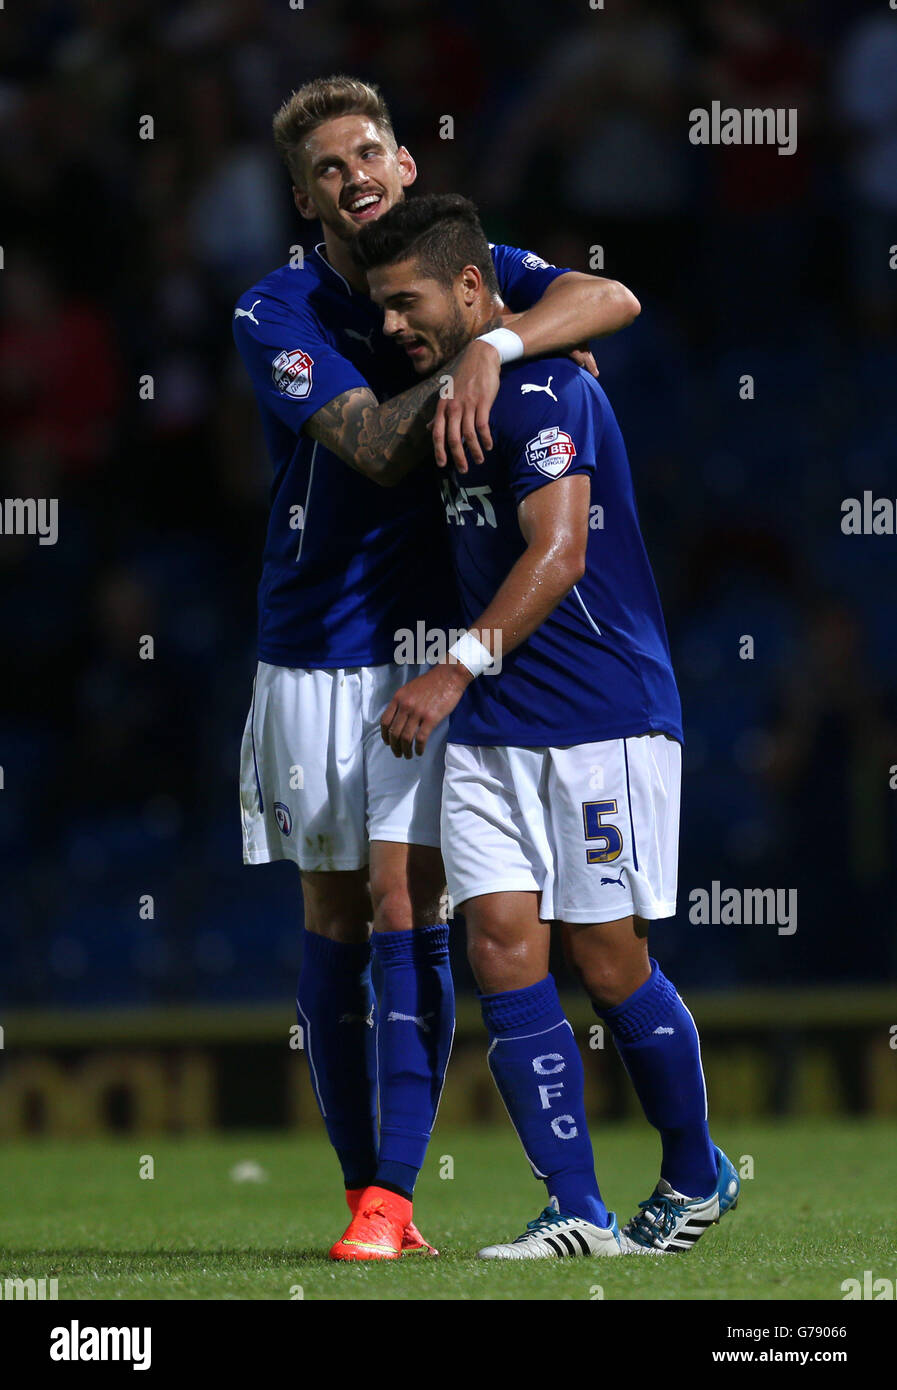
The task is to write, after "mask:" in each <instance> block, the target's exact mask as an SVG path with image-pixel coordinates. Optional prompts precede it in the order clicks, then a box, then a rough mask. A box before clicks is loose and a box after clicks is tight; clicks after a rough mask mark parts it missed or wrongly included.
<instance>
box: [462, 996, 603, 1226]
mask: <svg viewBox="0 0 897 1390" xmlns="http://www.w3.org/2000/svg"><path fill="white" fill-rule="evenodd" d="M480 1005H481V1007H482V1010H483V1022H484V1023H485V1025H486V1030H487V1032H488V1034H489V1037H490V1039H491V1043H490V1046H489V1069H490V1071H491V1072H492V1076H493V1079H494V1081H495V1084H496V1086H497V1087H498V1090H499V1093H500V1095H501V1098H502V1100H503V1101H504V1103H505V1105H506V1107H507V1111H508V1114H509V1115H510V1117H511V1124H512V1125H513V1126H514V1128H515V1130H516V1131H517V1135H518V1138H519V1139H520V1142H521V1144H522V1145H523V1151H524V1153H525V1154H526V1156H527V1158H528V1159H529V1162H530V1167H531V1168H532V1170H533V1173H534V1174H535V1176H536V1177H537V1178H544V1180H545V1185H546V1187H547V1188H548V1195H549V1197H556V1198H557V1200H558V1205H559V1206H560V1209H561V1211H562V1212H565V1213H566V1214H568V1215H571V1216H579V1217H582V1218H583V1219H584V1220H585V1221H590V1222H591V1223H592V1225H593V1226H602V1227H604V1226H607V1225H609V1218H608V1214H607V1207H606V1206H605V1205H604V1202H603V1201H602V1200H601V1193H600V1192H599V1190H598V1181H597V1179H596V1177H595V1161H594V1158H593V1156H592V1141H591V1140H590V1138H589V1131H588V1127H587V1125H586V1113H585V1100H584V1096H583V1084H584V1074H583V1067H582V1058H581V1057H580V1055H579V1048H578V1047H577V1045H576V1039H575V1038H574V1036H573V1029H572V1028H571V1027H570V1024H569V1023H568V1022H567V1020H566V1018H565V1017H564V1011H563V1009H562V1008H561V1001H560V1000H559V999H558V992H557V989H556V987H555V983H554V980H553V978H552V976H551V975H546V977H545V979H544V980H540V981H539V982H538V984H535V985H529V986H528V987H527V988H526V989H509V990H505V991H504V992H503V993H501V994H481V995H480Z"/></svg>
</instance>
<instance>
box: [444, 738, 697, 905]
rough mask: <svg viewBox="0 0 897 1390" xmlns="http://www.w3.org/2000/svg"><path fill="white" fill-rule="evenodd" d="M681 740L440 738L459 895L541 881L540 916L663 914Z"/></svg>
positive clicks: (674, 851) (447, 856)
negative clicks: (511, 744) (501, 743)
mask: <svg viewBox="0 0 897 1390" xmlns="http://www.w3.org/2000/svg"><path fill="white" fill-rule="evenodd" d="M681 776H682V749H681V747H680V745H679V744H678V743H677V742H676V740H675V739H673V738H669V737H668V736H667V735H666V734H660V733H654V734H641V735H639V736H638V737H636V738H625V739H624V738H615V739H610V740H608V741H607V742H604V743H581V744H577V745H575V746H573V747H571V748H475V747H470V746H468V745H467V744H462V743H449V744H448V745H447V747H446V753H445V783H444V785H443V791H442V855H443V859H444V860H445V868H446V874H447V877H448V889H449V893H450V894H451V898H452V901H453V903H454V905H455V906H456V907H459V906H461V904H463V903H464V902H465V901H466V900H467V899H468V898H476V897H478V896H479V895H480V894H482V893H515V892H516V893H520V892H522V893H526V892H533V891H535V892H537V893H541V895H542V898H541V903H540V906H539V916H540V917H541V918H542V920H543V921H546V922H550V921H561V922H613V921H615V920H616V919H617V918H618V917H628V916H631V915H635V916H638V917H646V918H657V917H672V916H673V914H674V913H675V911H676V879H677V873H678V859H679V795H680V784H681Z"/></svg>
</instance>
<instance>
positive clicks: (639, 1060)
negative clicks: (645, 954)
mask: <svg viewBox="0 0 897 1390" xmlns="http://www.w3.org/2000/svg"><path fill="white" fill-rule="evenodd" d="M594 1008H595V1012H596V1013H597V1014H598V1017H599V1018H602V1019H604V1020H605V1022H606V1023H607V1025H608V1027H609V1028H610V1030H611V1033H612V1035H613V1039H614V1042H615V1044H616V1047H617V1051H618V1052H619V1054H620V1056H621V1057H622V1059H623V1063H624V1065H625V1067H626V1070H627V1071H628V1073H629V1076H630V1078H631V1080H632V1084H633V1086H634V1087H635V1091H636V1095H637V1096H638V1098H639V1100H640V1101H641V1103H642V1109H643V1110H644V1112H645V1118H646V1119H647V1120H648V1123H649V1124H652V1125H653V1126H654V1128H655V1129H657V1130H659V1131H660V1137H661V1141H662V1144H663V1161H662V1163H661V1167H660V1174H661V1177H663V1178H665V1179H666V1181H667V1182H668V1183H669V1184H670V1186H671V1187H674V1188H675V1189H676V1191H677V1192H682V1193H684V1194H685V1196H687V1197H709V1196H710V1194H711V1192H712V1191H713V1189H714V1188H715V1187H716V1182H717V1164H716V1154H715V1152H714V1148H713V1143H712V1141H711V1139H710V1131H709V1130H708V1128H707V1091H706V1088H705V1086H704V1073H703V1070H702V1068H701V1046H700V1043H699V1041H698V1032H697V1029H696V1028H695V1024H694V1019H693V1018H692V1016H691V1014H690V1013H689V1012H688V1009H687V1008H686V1007H685V1005H684V1004H683V1002H682V1000H681V999H680V998H679V995H678V994H677V993H676V990H675V987H674V986H673V985H672V984H671V983H670V981H669V980H668V979H667V978H666V976H665V975H664V974H663V972H662V970H661V969H660V966H659V965H658V964H657V961H656V960H651V975H650V977H649V978H648V979H647V980H646V981H645V983H644V984H643V985H640V986H639V988H638V989H637V990H636V991H635V993H634V994H630V996H629V998H628V999H624V1000H623V1003H622V1004H616V1005H615V1006H614V1007H613V1008H611V1009H604V1008H600V1007H599V1006H598V1005H597V1004H595V1005H594Z"/></svg>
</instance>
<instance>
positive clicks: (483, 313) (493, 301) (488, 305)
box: [470, 295, 510, 342]
mask: <svg viewBox="0 0 897 1390" xmlns="http://www.w3.org/2000/svg"><path fill="white" fill-rule="evenodd" d="M509 312H510V311H509V310H508V308H507V307H506V305H504V304H503V303H502V301H501V300H500V299H499V297H498V295H495V296H492V295H490V296H489V297H488V298H487V299H484V300H483V302H482V303H481V304H480V305H479V306H478V312H477V314H476V317H475V320H474V323H473V328H472V331H471V334H470V341H471V342H473V340H474V338H479V336H480V334H481V333H491V332H492V330H493V328H501V326H502V323H503V322H504V318H503V315H504V314H507V313H509Z"/></svg>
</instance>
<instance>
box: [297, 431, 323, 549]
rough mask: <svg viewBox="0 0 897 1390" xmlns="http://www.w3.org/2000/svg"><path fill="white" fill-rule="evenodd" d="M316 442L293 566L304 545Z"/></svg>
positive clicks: (316, 443) (316, 450)
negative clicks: (300, 533)
mask: <svg viewBox="0 0 897 1390" xmlns="http://www.w3.org/2000/svg"><path fill="white" fill-rule="evenodd" d="M318 442H319V441H318V440H317V439H316V440H315V447H314V448H313V449H312V451H311V464H310V465H309V470H308V487H307V489H306V492H305V506H304V507H303V508H302V535H301V536H300V537H299V549H298V550H297V551H296V559H295V562H294V563H295V564H297V565H298V563H299V561H300V560H301V559H302V547H303V545H304V544H305V528H306V526H307V525H308V499H309V498H310V497H311V485H312V482H313V481H314V476H315V459H316V457H317V454H318Z"/></svg>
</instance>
